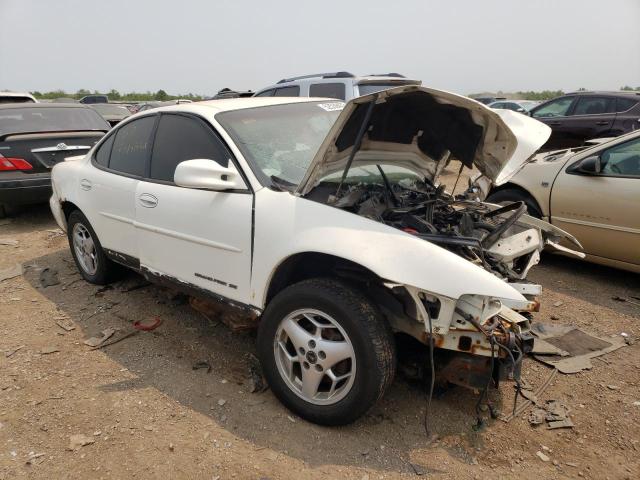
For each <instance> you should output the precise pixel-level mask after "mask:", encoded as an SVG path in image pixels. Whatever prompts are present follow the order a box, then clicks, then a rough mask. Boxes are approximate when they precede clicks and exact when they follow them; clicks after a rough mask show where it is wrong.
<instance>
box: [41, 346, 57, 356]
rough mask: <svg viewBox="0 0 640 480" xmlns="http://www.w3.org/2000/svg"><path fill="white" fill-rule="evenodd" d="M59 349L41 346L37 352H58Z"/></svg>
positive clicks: (45, 353)
mask: <svg viewBox="0 0 640 480" xmlns="http://www.w3.org/2000/svg"><path fill="white" fill-rule="evenodd" d="M59 351H60V349H58V348H57V347H43V348H41V349H40V351H39V352H38V353H39V354H40V355H49V354H50V353H56V352H59Z"/></svg>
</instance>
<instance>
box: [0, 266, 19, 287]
mask: <svg viewBox="0 0 640 480" xmlns="http://www.w3.org/2000/svg"><path fill="white" fill-rule="evenodd" d="M22 272H23V270H22V265H21V264H19V263H16V264H15V265H14V266H13V267H9V268H5V269H4V270H0V282H2V281H4V280H9V279H10V278H14V277H19V276H20V275H22Z"/></svg>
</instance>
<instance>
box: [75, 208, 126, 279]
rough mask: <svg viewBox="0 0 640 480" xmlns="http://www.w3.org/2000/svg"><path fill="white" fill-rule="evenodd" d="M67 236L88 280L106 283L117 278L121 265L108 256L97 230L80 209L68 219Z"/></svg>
mask: <svg viewBox="0 0 640 480" xmlns="http://www.w3.org/2000/svg"><path fill="white" fill-rule="evenodd" d="M67 238H68V240H69V248H70V249H71V255H72V256H73V261H74V262H75V264H76V267H77V268H78V271H79V272H80V275H82V278H84V279H85V280H86V281H87V282H89V283H93V284H95V285H106V284H108V283H110V282H112V281H114V280H116V279H117V277H118V276H119V274H120V273H121V271H122V269H121V267H120V266H119V265H118V264H116V263H114V262H112V261H111V260H109V259H108V258H107V256H106V255H105V253H104V250H103V249H102V245H100V240H98V236H97V235H96V232H95V231H94V230H93V228H92V227H91V224H90V223H89V220H87V217H85V216H84V214H83V213H82V212H81V211H80V210H74V211H73V212H71V214H70V215H69V218H68V219H67Z"/></svg>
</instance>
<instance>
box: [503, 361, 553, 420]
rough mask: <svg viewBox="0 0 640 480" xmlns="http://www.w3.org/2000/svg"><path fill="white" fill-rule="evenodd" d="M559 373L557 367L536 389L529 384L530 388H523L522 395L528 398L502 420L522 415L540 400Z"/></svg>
mask: <svg viewBox="0 0 640 480" xmlns="http://www.w3.org/2000/svg"><path fill="white" fill-rule="evenodd" d="M557 374H558V370H556V369H555V368H554V369H553V370H551V373H550V374H549V376H548V377H547V379H546V380H545V381H544V383H542V385H540V386H539V387H538V389H537V390H535V391H533V390H532V389H531V387H530V386H529V385H527V387H529V388H521V389H520V395H522V396H523V397H524V398H525V399H526V401H525V402H523V403H521V404H520V405H518V407H517V408H516V411H515V412H512V413H510V414H509V415H507V416H504V417H500V420H502V421H503V422H510V421H511V420H513V419H514V418H515V417H517V416H519V415H522V414H523V413H524V412H525V411H526V410H527V408H529V407H530V406H531V405H532V404H536V403H537V402H538V398H540V397H541V396H542V394H543V393H544V391H545V390H546V389H547V387H548V386H549V385H551V382H552V381H553V379H554V378H555V377H556V375H557Z"/></svg>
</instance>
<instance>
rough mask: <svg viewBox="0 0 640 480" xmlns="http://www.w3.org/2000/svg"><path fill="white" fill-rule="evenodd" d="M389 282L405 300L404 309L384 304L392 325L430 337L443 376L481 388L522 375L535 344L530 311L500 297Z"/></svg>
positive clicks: (424, 338)
mask: <svg viewBox="0 0 640 480" xmlns="http://www.w3.org/2000/svg"><path fill="white" fill-rule="evenodd" d="M386 287H387V288H388V289H390V291H391V293H392V295H393V296H394V297H395V299H396V300H399V301H400V303H401V304H402V309H401V310H399V309H398V308H393V306H392V304H391V303H388V304H383V310H384V311H385V314H386V316H387V318H388V319H389V321H390V323H391V325H392V328H393V329H394V330H395V331H397V332H402V333H405V334H409V335H410V336H412V337H413V338H415V339H417V340H418V341H419V342H421V343H422V344H425V345H429V343H430V341H431V339H432V342H433V343H432V345H433V347H435V348H437V349H438V352H437V355H436V357H435V366H436V369H437V371H438V374H437V378H438V380H439V381H440V382H449V383H452V384H455V385H460V386H463V387H468V388H473V389H479V390H482V389H484V388H486V387H487V385H488V384H489V383H490V381H491V380H493V383H492V384H493V385H497V384H498V382H499V381H500V380H505V379H511V380H519V379H520V369H521V363H522V359H523V357H524V355H525V354H526V353H528V352H530V351H531V350H532V349H533V336H532V334H531V332H530V320H529V319H528V318H527V317H526V316H524V315H521V314H519V313H518V312H516V311H514V310H512V309H511V308H509V307H507V306H506V305H505V304H504V303H503V301H501V300H500V299H497V298H490V297H482V296H478V295H463V296H462V297H460V298H459V299H452V298H447V297H444V296H442V295H435V294H433V293H430V292H424V291H421V290H419V289H416V288H413V287H409V286H406V285H394V284H387V285H386ZM392 303H393V304H396V302H392ZM396 305H397V304H396Z"/></svg>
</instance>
